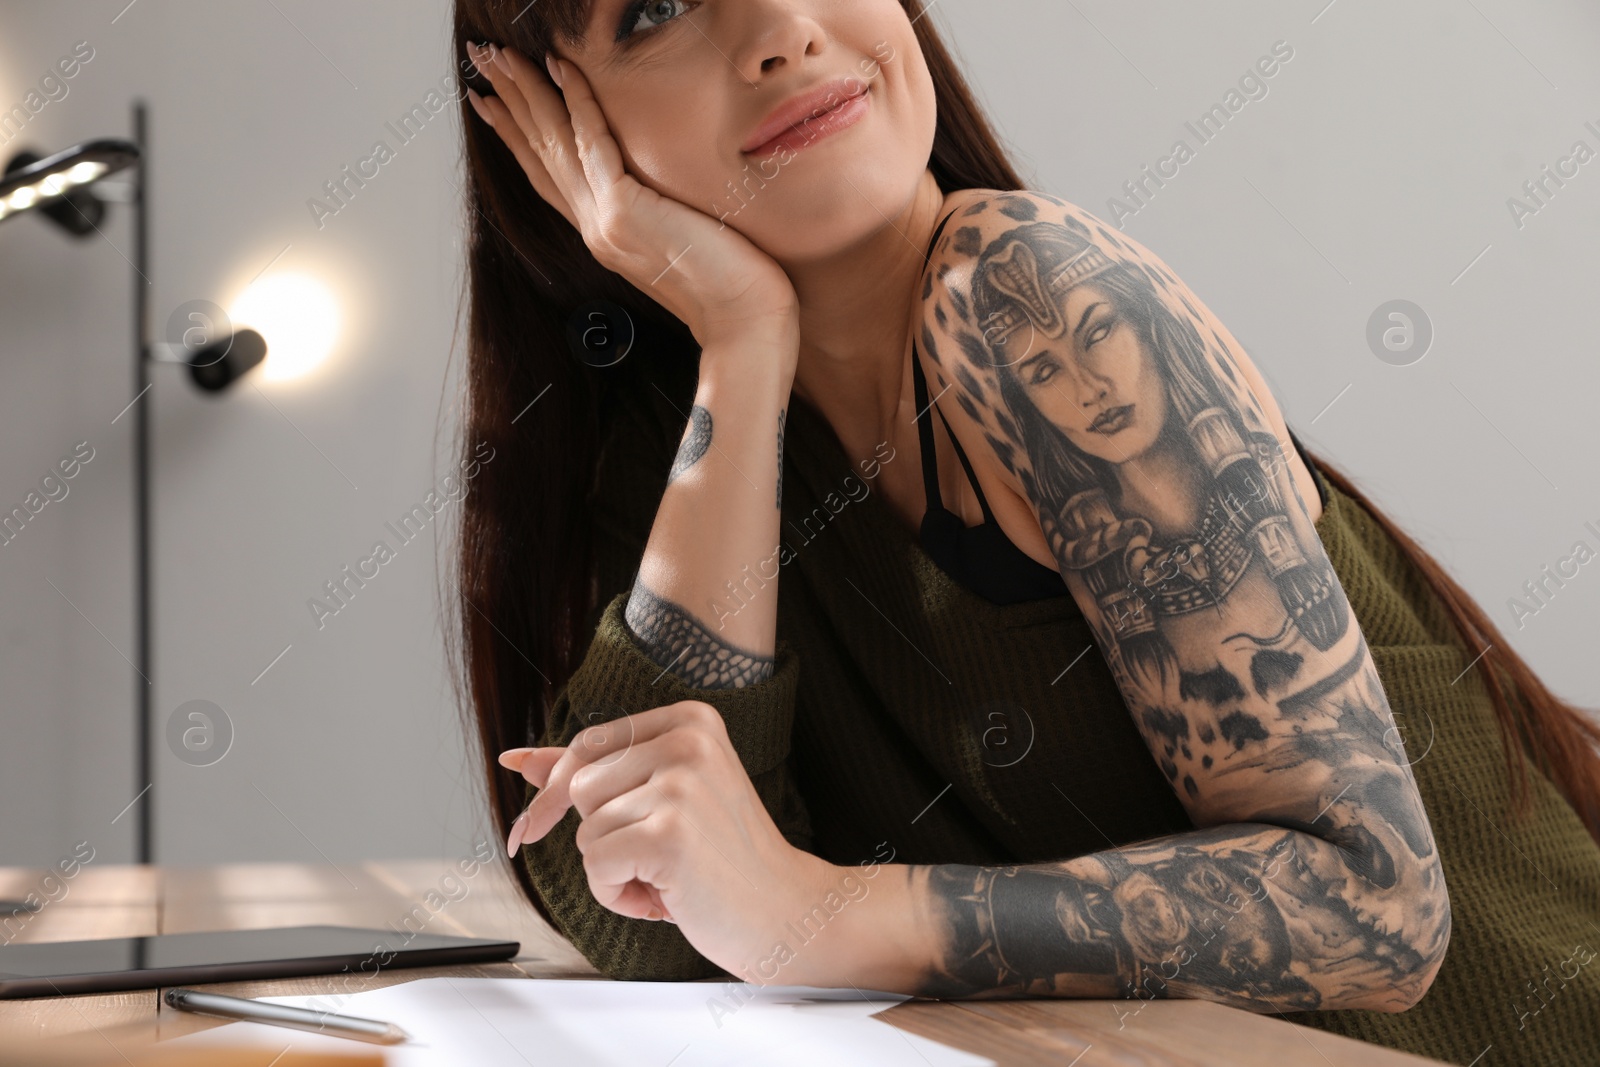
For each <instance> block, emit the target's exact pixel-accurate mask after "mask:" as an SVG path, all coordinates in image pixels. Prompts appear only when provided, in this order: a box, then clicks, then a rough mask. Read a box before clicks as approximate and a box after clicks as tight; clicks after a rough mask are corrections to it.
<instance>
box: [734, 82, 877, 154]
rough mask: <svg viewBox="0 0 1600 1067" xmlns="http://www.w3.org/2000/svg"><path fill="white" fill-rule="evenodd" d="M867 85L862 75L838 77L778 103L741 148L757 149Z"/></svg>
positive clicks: (824, 112)
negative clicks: (858, 76)
mask: <svg viewBox="0 0 1600 1067" xmlns="http://www.w3.org/2000/svg"><path fill="white" fill-rule="evenodd" d="M867 87H868V83H867V82H865V81H863V80H862V79H860V78H836V79H834V80H833V81H827V82H823V83H821V84H820V85H818V86H816V88H814V89H808V90H807V91H805V92H803V93H800V94H799V95H797V96H794V97H791V98H790V99H788V100H786V101H785V102H784V103H782V104H780V105H778V107H777V108H776V109H774V110H773V112H772V113H771V114H770V115H768V116H767V117H766V119H765V120H764V121H763V122H762V123H761V125H760V126H758V127H756V129H755V132H754V133H752V134H751V135H750V136H749V138H748V139H746V140H745V142H744V144H743V145H742V146H741V148H740V151H742V152H746V153H751V152H755V151H756V150H757V149H759V148H761V147H763V146H764V145H766V144H768V143H769V142H771V141H773V140H776V139H777V138H778V137H780V136H782V135H783V134H785V133H787V132H789V130H791V129H793V128H794V127H795V126H797V125H799V124H800V123H803V122H806V121H807V120H809V119H813V118H817V117H819V116H821V115H823V114H826V113H827V112H829V111H832V110H834V109H835V108H837V107H839V106H840V105H842V104H844V103H845V102H846V101H848V100H850V99H852V98H854V97H857V96H860V95H861V94H862V93H865V92H866V91H867Z"/></svg>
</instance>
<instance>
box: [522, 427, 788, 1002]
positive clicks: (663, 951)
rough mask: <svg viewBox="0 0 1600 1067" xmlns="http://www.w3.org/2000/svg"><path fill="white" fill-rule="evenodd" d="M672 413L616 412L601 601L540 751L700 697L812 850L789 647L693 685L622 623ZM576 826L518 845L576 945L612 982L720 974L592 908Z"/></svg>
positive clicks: (600, 488)
mask: <svg viewBox="0 0 1600 1067" xmlns="http://www.w3.org/2000/svg"><path fill="white" fill-rule="evenodd" d="M663 407H664V408H665V410H663ZM683 407H684V409H685V410H687V405H683ZM672 410H673V409H672V407H671V406H664V405H662V404H649V403H644V402H639V401H635V402H633V403H632V404H630V405H625V406H623V407H621V408H620V409H619V411H618V412H617V418H616V421H615V432H613V433H612V434H611V435H610V440H609V441H608V443H607V447H606V450H605V455H604V457H603V458H602V460H601V464H600V473H599V480H598V483H597V490H596V494H595V499H594V510H593V515H594V519H595V538H596V539H595V553H596V557H597V560H596V563H597V570H598V574H599V576H600V582H601V585H600V595H601V596H602V597H605V598H607V599H605V600H604V601H602V603H603V604H604V607H603V608H602V609H601V611H600V614H599V617H598V621H597V622H596V624H595V630H594V634H593V637H592V639H591V640H590V643H589V646H588V649H587V651H586V653H585V655H584V658H583V660H582V662H581V663H580V664H579V665H578V668H577V669H576V670H575V671H574V672H573V674H572V677H571V678H569V679H568V680H567V683H566V685H565V686H563V687H562V689H561V691H560V692H559V694H558V695H557V697H556V700H555V702H554V705H553V706H552V709H551V715H550V721H549V724H548V726H547V727H546V729H545V731H544V733H543V734H542V736H541V737H540V740H539V744H541V745H565V744H568V743H570V742H571V740H572V739H573V738H574V737H575V736H576V735H577V734H578V732H579V731H581V730H582V729H584V728H585V727H587V726H592V725H595V724H597V723H603V722H607V721H610V720H611V719H615V718H620V717H622V716H624V715H631V714H634V713H636V712H640V711H646V710H648V709H650V708H655V707H661V706H662V705H666V704H675V703H677V702H678V701H681V700H699V701H704V702H705V703H707V704H709V705H711V706H712V707H714V708H716V709H717V710H718V711H719V712H721V714H722V717H723V721H724V722H725V723H726V725H727V731H728V737H729V740H730V741H731V742H732V745H733V749H734V751H735V752H736V753H737V754H738V756H739V759H740V761H741V762H742V763H743V764H744V768H745V770H746V771H747V772H748V773H749V775H750V780H751V783H752V784H753V785H754V786H755V789H756V792H757V794H758V795H759V796H760V797H761V801H762V803H763V804H765V805H766V808H767V811H768V813H770V814H771V816H772V818H773V822H774V823H775V824H776V825H777V827H778V829H779V831H780V832H781V833H782V834H783V835H784V838H785V839H786V840H788V841H789V843H790V844H792V845H794V846H795V847H796V848H802V849H807V850H809V849H810V847H811V824H810V819H809V817H808V815H807V812H806V807H805V803H804V801H803V799H802V798H801V796H800V793H799V790H798V788H797V787H796V785H795V782H794V778H793V777H792V775H791V774H790V770H789V765H788V757H789V741H790V734H791V729H792V726H793V723H794V708H795V688H796V684H797V682H798V680H799V672H800V663H799V657H798V655H797V654H796V652H795V650H794V649H793V648H792V647H790V646H789V644H788V643H787V642H785V641H783V640H782V639H781V638H780V639H779V640H778V641H777V643H776V650H775V659H776V664H775V670H774V671H773V673H772V675H771V676H770V677H768V678H766V679H764V680H762V681H760V682H757V683H755V684H753V685H748V686H744V687H742V688H737V689H697V688H695V687H693V686H691V685H689V684H688V683H687V682H685V681H684V680H683V679H681V678H679V677H678V676H677V675H675V674H673V673H671V672H670V671H664V670H662V668H661V667H660V666H659V665H657V664H656V663H655V661H654V660H652V659H651V658H650V657H649V656H648V655H647V654H646V653H645V651H644V648H643V647H642V646H641V645H640V643H639V642H638V640H637V639H636V638H635V637H634V635H633V632H632V631H631V630H630V629H629V628H628V625H627V622H626V620H625V618H624V615H623V612H624V609H625V608H626V606H627V603H628V596H629V593H630V591H631V589H632V585H633V577H634V575H635V574H636V573H637V571H638V565H639V561H640V559H641V557H642V556H643V554H644V546H645V542H646V540H647V539H648V537H649V533H650V527H651V525H652V524H653V521H654V518H655V512H656V508H657V506H658V505H659V504H660V501H661V494H662V493H663V492H664V491H665V487H666V472H667V470H668V468H669V467H670V465H671V456H672V447H673V445H674V444H675V442H676V441H677V440H678V439H679V438H681V436H682V430H683V418H682V416H678V417H676V419H674V418H673V417H672V414H671V413H672ZM658 468H659V469H658ZM537 793H538V789H537V788H536V787H534V786H533V785H532V784H529V786H528V788H527V790H526V797H525V799H526V800H527V801H530V802H531V801H532V799H533V797H534V796H536V795H537ZM580 821H581V820H580V819H579V816H578V813H577V811H576V810H573V809H569V810H568V811H567V813H566V814H565V815H564V816H563V817H562V819H561V821H560V822H558V823H557V824H556V825H555V826H554V827H552V828H551V830H550V832H549V833H547V834H546V835H545V836H544V837H543V838H542V839H540V840H539V841H535V842H533V843H531V844H527V845H523V846H522V850H521V853H520V855H521V860H522V862H523V863H524V864H525V865H526V866H527V869H528V873H529V876H530V877H531V879H532V882H533V885H534V887H535V888H536V889H537V890H538V892H539V895H540V897H541V900H542V902H543V903H544V905H545V907H546V908H547V909H548V910H549V913H550V915H551V917H552V918H553V919H554V921H555V924H556V926H557V928H558V929H559V930H560V931H561V933H562V934H563V935H564V936H565V937H566V938H567V939H568V940H569V941H571V942H572V944H573V946H574V947H576V948H577V949H578V951H579V952H581V953H582V954H583V955H584V957H585V958H586V959H588V960H589V962H590V963H592V964H593V965H594V966H595V967H596V968H597V969H598V970H600V971H601V973H603V974H605V975H607V976H608V977H611V978H617V979H629V980H635V981H683V980H688V979H694V978H711V977H717V976H721V975H724V974H725V973H726V972H725V971H724V970H723V969H722V968H720V967H718V966H717V965H716V964H714V963H712V962H711V961H710V960H708V959H706V958H705V957H704V956H702V955H700V953H699V952H697V951H696V950H695V949H694V947H693V946H691V945H690V944H689V942H688V940H687V939H686V938H684V936H683V934H682V933H680V932H679V930H678V928H677V927H676V926H674V925H673V924H671V923H668V922H652V921H650V920H647V919H630V918H626V917H624V916H621V915H618V914H616V913H615V912H613V911H610V910H609V909H607V908H605V907H602V906H601V904H600V903H599V902H598V901H596V900H595V898H594V894H593V893H591V892H590V890H589V884H588V879H587V876H586V875H585V873H584V869H583V856H582V854H581V853H580V852H579V851H578V849H577V846H576V844H575V843H574V835H575V834H576V833H577V828H578V824H579V822H580Z"/></svg>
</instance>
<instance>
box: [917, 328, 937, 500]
mask: <svg viewBox="0 0 1600 1067" xmlns="http://www.w3.org/2000/svg"><path fill="white" fill-rule="evenodd" d="M911 344H912V348H911V380H912V387H913V388H914V389H915V390H916V398H917V412H918V415H917V436H918V438H919V439H920V440H921V442H922V489H923V492H924V493H925V494H927V498H928V506H929V507H930V508H932V507H943V506H944V501H943V500H941V499H940V498H939V460H938V457H937V455H935V453H934V451H933V420H932V419H929V418H926V417H925V416H926V415H927V412H928V383H927V381H926V380H925V379H924V378H923V377H922V360H920V359H918V358H917V351H916V342H915V341H912V343H911Z"/></svg>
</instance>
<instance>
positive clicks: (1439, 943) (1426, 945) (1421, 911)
mask: <svg viewBox="0 0 1600 1067" xmlns="http://www.w3.org/2000/svg"><path fill="white" fill-rule="evenodd" d="M1434 874H1435V880H1436V882H1437V885H1438V891H1437V892H1435V893H1428V894H1425V895H1423V896H1422V898H1421V899H1420V900H1418V901H1417V902H1416V903H1415V904H1412V905H1409V906H1408V907H1407V908H1406V909H1405V914H1406V916H1407V922H1406V926H1405V928H1404V929H1402V930H1400V931H1399V933H1400V934H1401V935H1402V936H1403V937H1404V939H1405V945H1406V946H1407V947H1408V948H1410V950H1411V952H1410V954H1409V955H1410V966H1409V967H1408V969H1407V970H1406V971H1405V973H1404V975H1403V977H1402V978H1401V979H1400V980H1399V981H1398V982H1396V983H1394V984H1392V985H1390V986H1389V987H1388V988H1385V989H1375V990H1373V998H1374V1002H1373V1003H1371V1004H1370V1005H1367V1006H1368V1007H1370V1008H1371V1009H1372V1010H1375V1011H1381V1012H1387V1013H1397V1012H1403V1011H1409V1010H1411V1009H1412V1008H1414V1007H1416V1006H1417V1005H1418V1004H1420V1003H1421V1002H1422V998H1423V997H1425V996H1427V994H1428V990H1429V989H1431V988H1433V983H1434V980H1435V979H1436V978H1438V976H1439V971H1440V969H1441V968H1442V967H1443V966H1444V959H1445V954H1446V953H1447V952H1448V950H1449V948H1450V894H1449V892H1448V890H1447V889H1446V888H1445V886H1444V878H1443V876H1442V875H1439V874H1438V873H1437V868H1435V869H1434Z"/></svg>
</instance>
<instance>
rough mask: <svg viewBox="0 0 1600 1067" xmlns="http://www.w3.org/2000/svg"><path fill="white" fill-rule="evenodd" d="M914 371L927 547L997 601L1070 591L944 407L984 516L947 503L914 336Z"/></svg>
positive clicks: (930, 244) (961, 579)
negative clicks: (1021, 544)
mask: <svg viewBox="0 0 1600 1067" xmlns="http://www.w3.org/2000/svg"><path fill="white" fill-rule="evenodd" d="M953 214H954V212H951V215H953ZM951 215H946V216H945V217H944V218H943V219H941V220H939V226H938V228H937V229H935V230H934V231H933V238H932V240H930V241H929V242H928V252H927V256H925V257H924V259H928V258H931V257H932V256H933V246H934V245H935V244H936V243H938V240H939V234H941V233H942V232H944V227H945V223H947V222H949V221H950V218H951ZM911 374H912V380H913V383H914V388H915V389H916V398H917V435H918V438H919V440H920V442H921V447H922V484H923V488H924V490H925V492H926V494H927V498H928V510H927V511H926V512H925V513H924V514H923V516H922V529H921V542H922V549H923V551H924V552H926V553H927V554H928V557H929V558H930V559H932V560H933V562H934V563H935V564H937V565H938V567H939V569H940V570H942V571H944V572H945V573H946V574H948V575H950V577H952V578H954V579H955V580H956V581H958V582H960V583H961V584H962V585H964V586H966V587H967V588H968V589H970V590H972V591H973V592H974V593H977V594H978V595H979V596H981V597H983V598H984V599H985V600H988V601H990V602H991V603H994V604H1016V603H1020V602H1022V601H1026V600H1044V599H1046V598H1048V597H1056V596H1069V595H1070V590H1068V588H1067V583H1066V580H1065V579H1064V578H1062V577H1061V572H1060V571H1059V570H1058V569H1056V568H1055V567H1046V566H1045V565H1044V564H1042V563H1040V562H1039V561H1038V560H1036V559H1034V558H1033V557H1032V556H1030V555H1028V554H1027V553H1026V552H1024V551H1022V549H1020V548H1018V547H1017V546H1016V544H1015V543H1014V542H1013V541H1012V540H1011V538H1009V537H1007V536H1006V534H1005V531H1004V530H1003V529H1002V528H1001V527H1000V524H999V523H998V522H996V521H995V518H994V513H993V512H992V511H990V510H989V501H988V500H987V499H985V498H984V495H983V488H982V487H981V486H979V485H978V477H977V475H976V474H974V473H973V471H972V464H971V462H970V461H968V459H967V454H966V452H965V451H963V450H962V448H961V442H960V441H958V440H956V435H955V434H954V433H953V432H951V430H950V423H949V422H948V421H947V420H946V419H945V417H944V412H942V411H940V412H939V421H940V422H943V423H944V428H945V432H946V433H947V434H949V435H950V443H951V444H952V445H954V446H955V449H956V458H958V459H960V460H961V466H962V467H963V468H965V469H966V472H967V481H969V482H971V483H972V491H973V492H974V493H976V494H977V495H978V506H979V507H981V508H983V522H981V523H979V524H978V525H977V526H965V525H963V524H962V522H961V516H959V515H957V514H955V513H954V512H952V511H949V510H947V509H946V508H945V506H944V501H943V499H942V498H941V496H940V493H939V461H938V456H937V453H936V452H935V451H934V444H933V419H932V417H930V416H929V414H928V411H929V409H930V408H932V409H934V410H938V405H937V404H934V403H930V402H929V401H928V383H927V379H926V378H925V377H924V376H923V373H922V361H921V360H920V359H919V358H918V356H917V350H916V338H915V337H913V338H912V355H911ZM1289 440H1290V441H1292V442H1293V443H1294V447H1295V451H1296V452H1298V453H1300V458H1301V460H1302V461H1304V463H1305V465H1306V467H1307V468H1310V466H1311V460H1310V459H1309V458H1308V457H1307V456H1306V454H1305V449H1304V448H1303V447H1301V444H1300V439H1299V438H1297V437H1296V436H1295V435H1294V431H1293V430H1290V431H1289ZM1317 494H1318V496H1319V498H1320V499H1321V500H1322V506H1323V507H1324V508H1326V507H1327V506H1328V499H1327V495H1326V494H1325V493H1324V492H1323V489H1322V483H1321V482H1318V483H1317Z"/></svg>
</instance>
